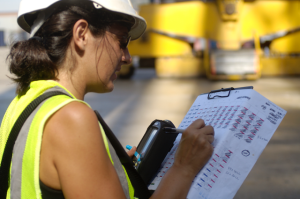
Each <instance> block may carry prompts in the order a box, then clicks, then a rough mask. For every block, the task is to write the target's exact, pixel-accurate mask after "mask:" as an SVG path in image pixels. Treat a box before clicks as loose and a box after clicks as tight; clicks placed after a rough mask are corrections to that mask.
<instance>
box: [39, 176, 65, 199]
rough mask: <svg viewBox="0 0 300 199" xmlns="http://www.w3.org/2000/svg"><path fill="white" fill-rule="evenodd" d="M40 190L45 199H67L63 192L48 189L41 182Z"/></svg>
mask: <svg viewBox="0 0 300 199" xmlns="http://www.w3.org/2000/svg"><path fill="white" fill-rule="evenodd" d="M40 188H41V192H42V197H43V199H65V197H64V194H63V192H62V191H61V190H56V189H52V188H50V187H48V186H47V185H45V184H44V183H43V182H42V181H41V180H40Z"/></svg>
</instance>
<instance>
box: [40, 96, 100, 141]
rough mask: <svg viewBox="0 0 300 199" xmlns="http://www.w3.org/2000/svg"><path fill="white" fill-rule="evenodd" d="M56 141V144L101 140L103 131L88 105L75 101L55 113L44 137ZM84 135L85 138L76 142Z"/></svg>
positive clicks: (46, 126) (45, 130)
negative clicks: (66, 141) (65, 141)
mask: <svg viewBox="0 0 300 199" xmlns="http://www.w3.org/2000/svg"><path fill="white" fill-rule="evenodd" d="M45 134H46V136H47V135H48V136H47V137H48V138H51V139H54V140H55V143H57V144H59V143H60V141H63V140H68V142H70V141H74V142H75V143H76V142H78V141H80V142H84V141H86V142H89V141H91V140H93V139H95V138H98V139H99V138H100V139H101V137H99V136H101V130H100V126H99V122H98V119H97V116H96V114H95V113H94V111H93V110H92V109H91V108H90V107H89V106H87V105H86V104H84V103H82V102H79V101H73V102H70V103H68V104H67V105H65V106H63V107H62V108H61V109H59V110H58V111H57V112H55V113H54V114H53V115H52V116H51V117H50V118H49V119H48V121H47V122H46V125H45V129H44V135H45ZM83 134H84V138H80V139H79V140H76V138H79V137H81V135H83ZM70 138H71V139H70Z"/></svg>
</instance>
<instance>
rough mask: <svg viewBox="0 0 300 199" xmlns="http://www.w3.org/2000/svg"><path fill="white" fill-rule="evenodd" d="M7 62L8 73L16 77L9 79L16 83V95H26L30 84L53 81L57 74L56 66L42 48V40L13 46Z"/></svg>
mask: <svg viewBox="0 0 300 199" xmlns="http://www.w3.org/2000/svg"><path fill="white" fill-rule="evenodd" d="M7 60H8V61H9V71H10V73H13V74H15V76H16V77H11V79H12V80H13V81H15V82H16V83H17V90H16V93H17V94H18V95H23V94H25V93H26V91H27V90H28V88H29V84H30V82H32V81H36V80H47V79H55V77H56V75H57V74H58V69H57V67H56V65H55V64H54V63H53V62H52V61H51V59H50V58H49V56H48V54H47V50H46V49H45V47H44V46H43V41H42V38H31V39H29V40H27V41H19V42H17V43H15V44H13V46H12V47H11V50H10V52H9V54H8V56H7Z"/></svg>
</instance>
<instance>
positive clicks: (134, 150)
mask: <svg viewBox="0 0 300 199" xmlns="http://www.w3.org/2000/svg"><path fill="white" fill-rule="evenodd" d="M135 152H136V146H133V147H132V148H131V149H130V150H129V151H127V155H128V156H129V157H130V158H132V157H133V155H134V153H135Z"/></svg>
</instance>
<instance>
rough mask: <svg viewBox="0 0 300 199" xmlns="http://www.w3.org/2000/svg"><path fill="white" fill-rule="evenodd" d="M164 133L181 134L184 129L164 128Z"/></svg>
mask: <svg viewBox="0 0 300 199" xmlns="http://www.w3.org/2000/svg"><path fill="white" fill-rule="evenodd" d="M164 131H165V132H166V133H183V131H185V129H176V128H171V127H165V128H164Z"/></svg>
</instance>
